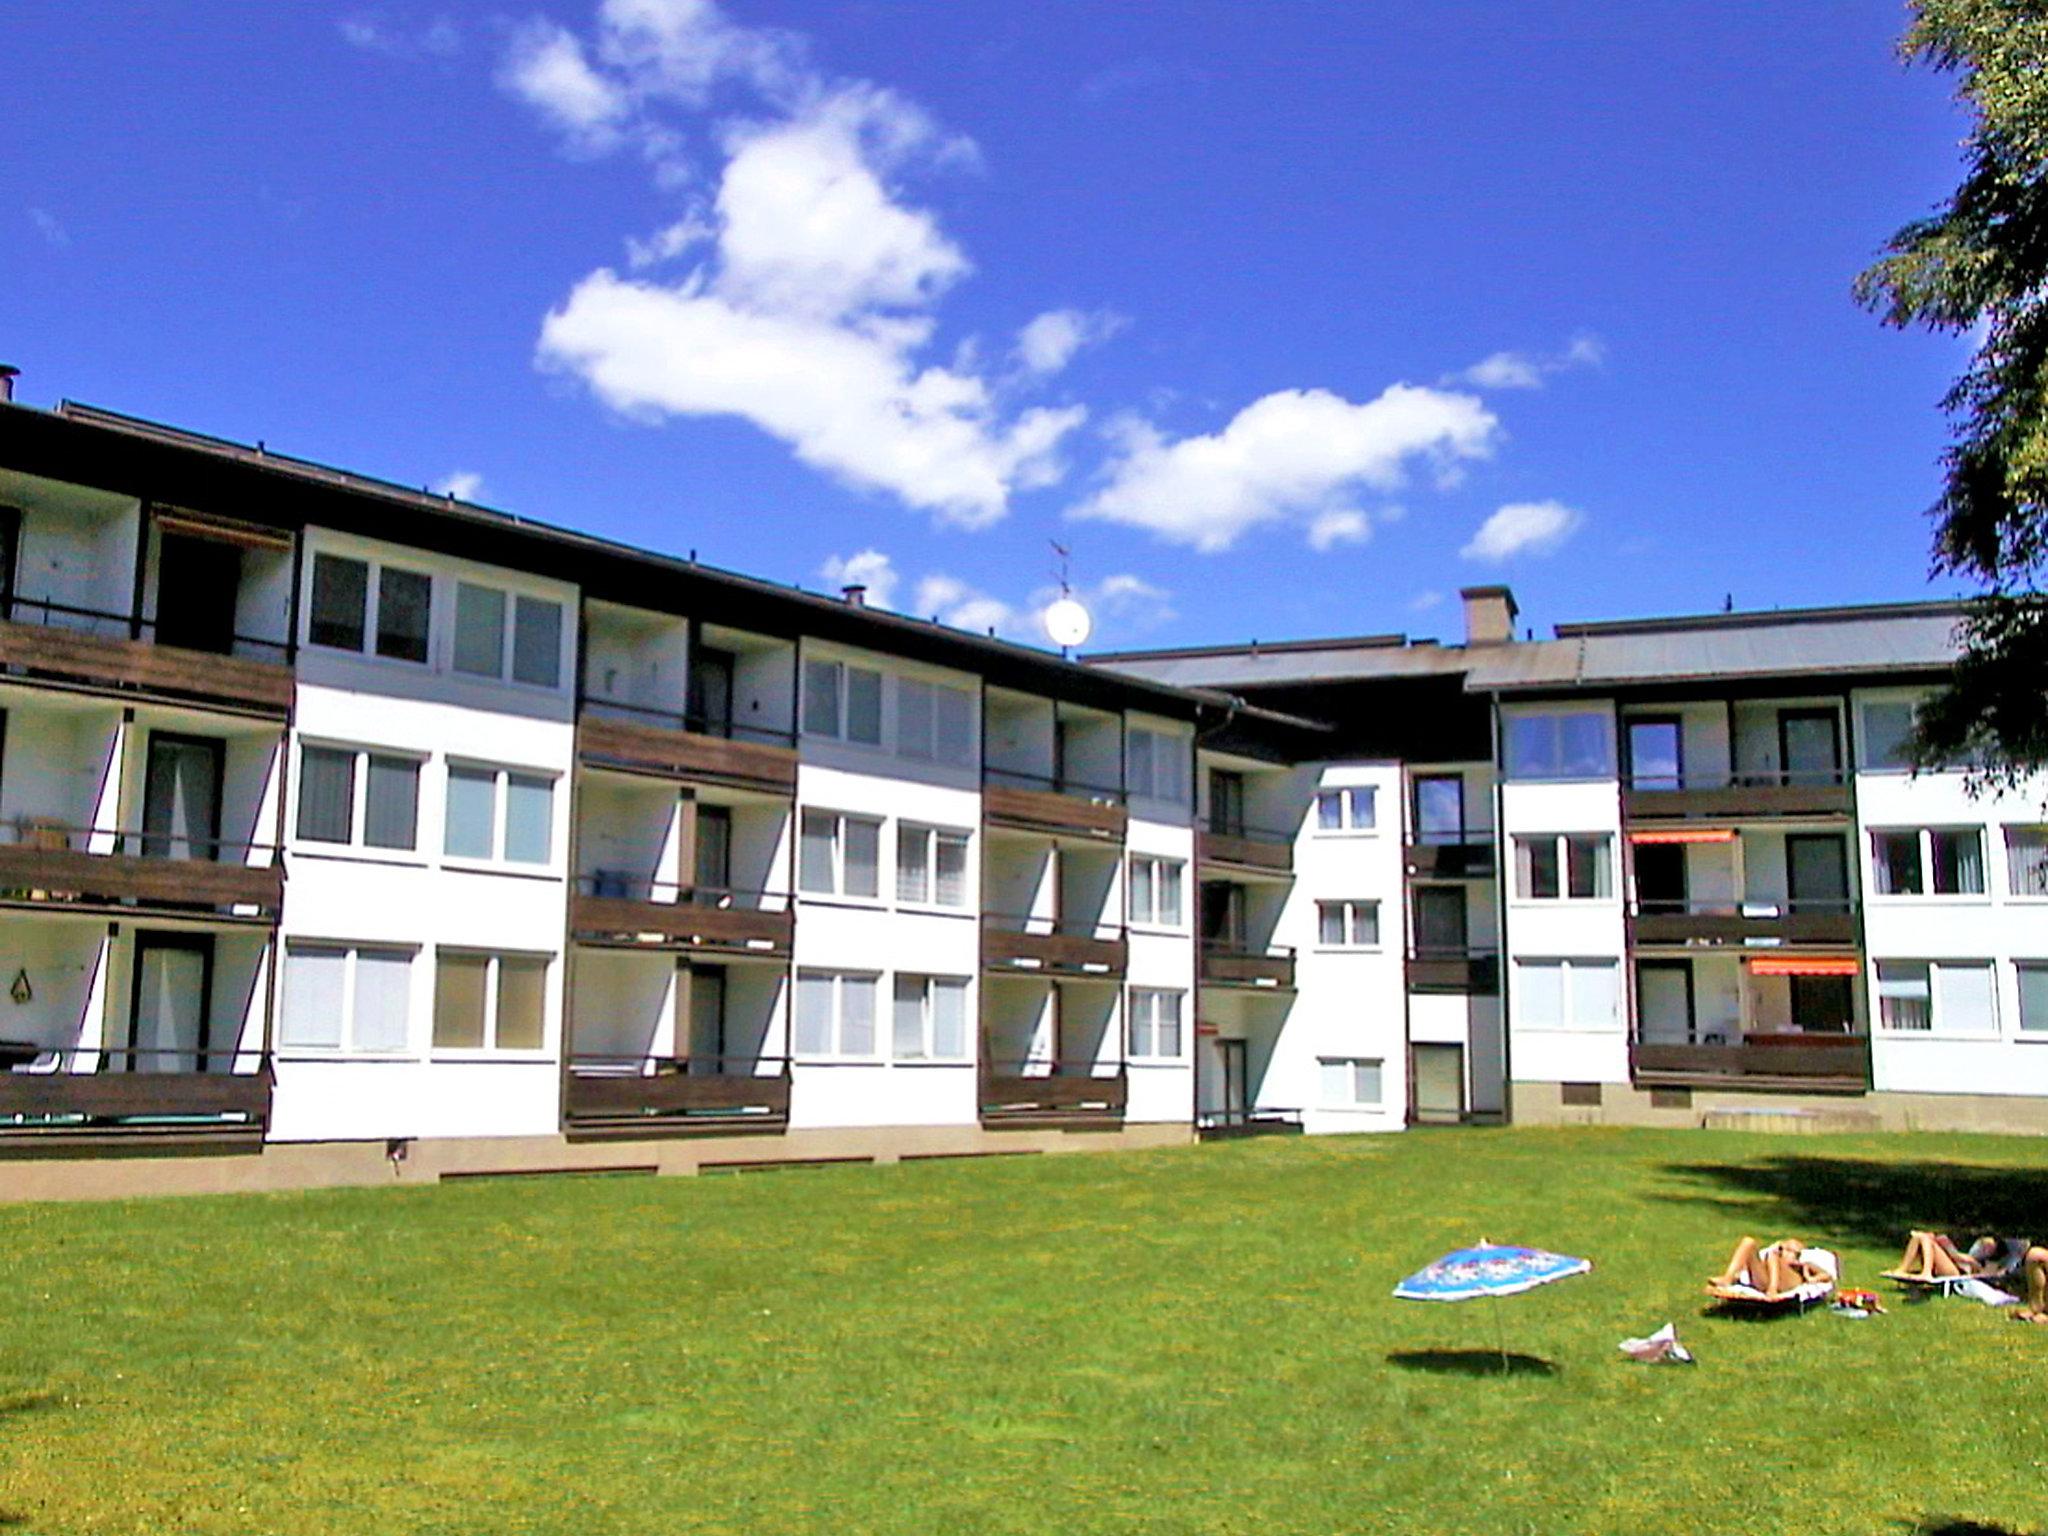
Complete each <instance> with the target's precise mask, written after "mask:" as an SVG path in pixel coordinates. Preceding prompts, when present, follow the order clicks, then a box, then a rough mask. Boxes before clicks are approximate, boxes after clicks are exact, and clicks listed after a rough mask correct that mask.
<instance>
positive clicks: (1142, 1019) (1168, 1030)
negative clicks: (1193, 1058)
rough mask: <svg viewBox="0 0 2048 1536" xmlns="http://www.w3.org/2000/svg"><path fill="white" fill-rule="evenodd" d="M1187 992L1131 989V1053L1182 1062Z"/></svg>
mask: <svg viewBox="0 0 2048 1536" xmlns="http://www.w3.org/2000/svg"><path fill="white" fill-rule="evenodd" d="M1185 995H1186V994H1185V993H1181V992H1167V991H1162V990H1160V989H1158V988H1155V987H1133V988H1131V1023H1130V1030H1129V1036H1130V1039H1129V1046H1130V1054H1131V1055H1132V1056H1133V1057H1134V1058H1144V1059H1150V1060H1176V1061H1177V1060H1179V1058H1180V1052H1181V1028H1180V1010H1181V1001H1182V999H1183V998H1184V997H1185Z"/></svg>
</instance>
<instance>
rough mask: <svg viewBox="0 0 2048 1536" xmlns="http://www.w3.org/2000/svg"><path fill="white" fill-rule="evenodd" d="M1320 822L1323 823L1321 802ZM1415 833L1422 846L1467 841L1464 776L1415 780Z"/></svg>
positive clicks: (1437, 775)
mask: <svg viewBox="0 0 2048 1536" xmlns="http://www.w3.org/2000/svg"><path fill="white" fill-rule="evenodd" d="M1316 819H1317V822H1318V823H1319V824H1320V822H1321V820H1322V807H1321V804H1320V803H1318V805H1317V808H1316ZM1415 833H1416V841H1417V842H1422V843H1439V844H1450V843H1462V842H1464V841H1465V780H1464V777H1463V776H1462V775H1460V774H1455V773H1432V774H1427V775H1424V776H1422V777H1419V778H1417V779H1416V781H1415Z"/></svg>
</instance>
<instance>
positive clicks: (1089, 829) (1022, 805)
mask: <svg viewBox="0 0 2048 1536" xmlns="http://www.w3.org/2000/svg"><path fill="white" fill-rule="evenodd" d="M981 811H982V817H983V819H984V820H985V821H986V822H987V824H988V825H989V826H991V827H1006V828H1008V829H1010V830H1011V831H1014V832H1035V833H1039V834H1041V835H1044V836H1049V837H1078V838H1086V839H1089V840H1091V841H1094V842H1104V843H1122V842H1123V840H1124V828H1125V825H1126V822H1127V821H1128V817H1127V815H1126V813H1125V811H1124V792H1123V791H1122V790H1121V789H1109V788H1106V787H1103V786H1099V785H1090V784H1077V783H1075V782H1074V781H1072V780H1071V779H1051V778H1046V777H1043V776H1042V775H1039V774H1032V773H1017V772H1014V771H1012V770H1010V769H1008V768H988V769H985V770H984V771H983V773H982V790H981Z"/></svg>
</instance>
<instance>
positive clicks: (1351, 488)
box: [1072, 384, 1499, 554]
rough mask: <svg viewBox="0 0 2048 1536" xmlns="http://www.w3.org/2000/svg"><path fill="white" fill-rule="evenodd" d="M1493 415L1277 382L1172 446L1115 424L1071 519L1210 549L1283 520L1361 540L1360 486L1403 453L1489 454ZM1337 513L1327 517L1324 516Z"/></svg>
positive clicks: (1435, 399)
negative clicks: (1220, 422) (1106, 453)
mask: <svg viewBox="0 0 2048 1536" xmlns="http://www.w3.org/2000/svg"><path fill="white" fill-rule="evenodd" d="M1498 430H1499V422H1498V421H1497V420H1496V419H1495V417H1494V416H1493V414H1492V413H1491V412H1489V411H1488V410H1487V409H1486V407H1485V406H1484V405H1483V404H1481V403H1480V401H1479V400H1477V399H1476V398H1474V397H1473V396H1471V395H1463V394H1453V393H1447V392H1445V391H1443V390H1436V389H1429V388H1424V387H1421V386H1417V385H1412V384H1396V385H1393V386H1391V387H1390V388H1388V389H1387V390H1385V391H1384V392H1383V393H1382V394H1380V395H1379V396H1378V397H1377V398H1376V399H1373V400H1369V401H1367V402H1365V403H1364V404H1356V403H1354V402H1352V401H1349V400H1345V399H1343V398H1341V397H1340V396H1337V395H1334V394H1331V393H1330V392H1329V391H1327V390H1320V389H1312V390H1281V391H1277V392H1275V393H1273V394H1270V395H1266V396H1264V397H1263V398H1261V399H1258V400H1255V401H1253V402H1252V403H1251V404H1250V405H1248V406H1246V407H1245V408H1244V409H1243V410H1241V411H1239V412H1238V413H1237V415H1236V416H1234V417H1233V418H1232V419H1231V420H1230V421H1229V422H1228V423H1227V424H1226V425H1225V426H1224V427H1223V428H1222V430H1221V431H1218V432H1213V433H1209V434H1207V435H1204V436H1199V437H1185V438H1181V439H1179V440H1178V441H1172V442H1169V441H1168V440H1167V439H1166V438H1165V437H1164V436H1163V435H1161V433H1160V432H1159V430H1158V429H1157V428H1156V427H1154V426H1152V425H1151V424H1150V423H1149V422H1143V421H1135V420H1131V419H1128V418H1127V419H1125V420H1124V421H1123V422H1122V423H1121V424H1120V425H1119V427H1118V428H1117V429H1116V432H1117V437H1118V439H1119V456H1118V458H1117V459H1116V461H1115V462H1114V463H1113V464H1111V465H1110V467H1109V469H1108V471H1107V481H1108V483H1107V484H1106V485H1104V486H1103V488H1102V489H1101V490H1099V491H1097V492H1096V493H1095V494H1094V495H1093V496H1091V497H1090V498H1088V500H1086V501H1084V502H1083V503H1081V505H1079V506H1077V507H1075V508H1074V509H1073V512H1072V515H1073V516H1075V517H1081V518H1096V519H1101V520H1103V521H1105V522H1113V523H1122V524H1125V525H1127V526H1130V527H1135V528H1148V529H1150V530H1151V531H1152V532H1153V533H1155V534H1157V535H1158V536H1159V537H1160V538H1162V539H1165V540H1167V541H1169V542H1171V543H1176V544H1189V545H1192V546H1193V547H1194V548H1196V549H1198V550H1200V551H1202V552H1203V553H1205V554H1214V553H1216V552H1218V551H1220V550H1225V549H1228V548H1230V547H1231V545H1233V544H1235V543H1236V542H1237V541H1238V539H1239V538H1241V537H1242V536H1243V535H1244V534H1245V533H1247V532H1249V531H1250V530H1251V529H1253V528H1257V527H1260V526H1262V525H1264V524H1267V523H1275V522H1291V523H1298V524H1301V525H1303V526H1304V527H1305V528H1307V529H1308V530H1310V531H1311V533H1313V532H1314V530H1316V529H1317V527H1318V526H1320V527H1321V528H1322V530H1323V534H1324V537H1325V538H1328V537H1330V536H1331V535H1332V533H1333V532H1334V533H1335V535H1336V536H1338V537H1345V538H1352V539H1356V538H1361V537H1363V536H1364V534H1365V532H1366V528H1367V520H1366V518H1365V516H1364V514H1363V513H1360V512H1359V511H1358V510H1357V507H1356V503H1355V495H1356V493H1357V492H1358V491H1360V490H1372V491H1380V492H1385V491H1391V490H1393V489H1394V488H1396V487H1397V486H1399V485H1401V484H1402V483H1403V482H1404V481H1405V479H1406V477H1407V471H1408V468H1409V465H1410V463H1411V462H1412V461H1416V460H1421V461H1425V462H1431V463H1434V464H1436V465H1437V466H1438V467H1439V469H1442V468H1445V467H1449V466H1454V465H1455V464H1456V463H1457V462H1458V461H1459V460H1465V459H1476V458H1484V457H1486V456H1487V455H1488V454H1490V453H1491V452H1492V451H1493V446H1494V442H1495V439H1496V437H1497V436H1498ZM1333 519H1334V521H1333Z"/></svg>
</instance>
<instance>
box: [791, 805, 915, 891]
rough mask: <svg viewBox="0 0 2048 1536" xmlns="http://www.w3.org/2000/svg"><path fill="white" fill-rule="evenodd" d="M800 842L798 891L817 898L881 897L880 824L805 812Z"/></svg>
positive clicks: (826, 812)
mask: <svg viewBox="0 0 2048 1536" xmlns="http://www.w3.org/2000/svg"><path fill="white" fill-rule="evenodd" d="M800 841H801V844H802V846H801V847H800V848H799V850H798V856H797V888H798V889H799V890H803V891H807V892H809V893H810V894H812V895H814V896H864V897H875V896H879V895H880V894H881V882H880V876H879V870H880V868H881V862H882V824H881V822H879V821H874V820H871V819H869V818H868V817H865V816H842V815H840V814H838V813H837V812H836V811H805V812H804V819H803V836H802V838H801V839H800ZM899 874H900V871H899Z"/></svg>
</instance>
